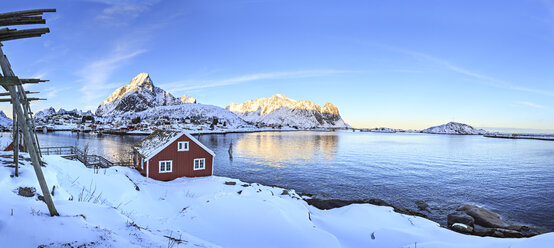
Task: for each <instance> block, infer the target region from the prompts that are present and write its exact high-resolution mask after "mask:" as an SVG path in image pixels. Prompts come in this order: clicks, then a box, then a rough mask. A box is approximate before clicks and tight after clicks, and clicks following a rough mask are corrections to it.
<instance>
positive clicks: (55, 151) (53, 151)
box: [40, 146, 134, 168]
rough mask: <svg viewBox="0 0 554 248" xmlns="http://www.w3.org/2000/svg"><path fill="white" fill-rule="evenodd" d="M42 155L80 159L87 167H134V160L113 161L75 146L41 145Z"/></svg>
mask: <svg viewBox="0 0 554 248" xmlns="http://www.w3.org/2000/svg"><path fill="white" fill-rule="evenodd" d="M40 151H41V153H42V155H61V156H62V157H64V158H68V159H72V160H75V159H76V160H79V161H81V162H82V163H83V164H85V166H87V167H94V168H98V167H100V168H109V167H112V166H124V167H134V165H133V162H132V161H119V162H111V161H109V160H108V159H106V158H104V157H102V156H99V155H91V154H87V153H86V152H84V151H83V150H81V149H79V148H77V147H75V146H57V147H41V148H40Z"/></svg>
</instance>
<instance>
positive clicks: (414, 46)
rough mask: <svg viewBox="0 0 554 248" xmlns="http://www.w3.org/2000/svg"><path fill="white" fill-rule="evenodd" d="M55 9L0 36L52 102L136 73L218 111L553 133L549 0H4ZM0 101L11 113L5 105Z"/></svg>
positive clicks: (17, 6)
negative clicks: (315, 110) (42, 26)
mask: <svg viewBox="0 0 554 248" xmlns="http://www.w3.org/2000/svg"><path fill="white" fill-rule="evenodd" d="M33 8H56V9H57V10H58V12H57V13H48V14H46V15H45V17H46V19H47V25H48V26H49V27H50V29H51V33H49V34H47V35H45V36H43V37H42V38H31V39H26V40H18V41H7V42H5V43H4V47H3V49H4V52H5V53H6V54H7V55H8V57H9V58H10V60H11V63H12V66H13V69H14V71H15V72H16V74H18V75H19V76H20V77H41V78H43V79H50V80H51V82H49V83H45V84H42V85H36V86H31V87H30V88H29V89H30V90H33V91H35V90H36V91H40V92H41V96H42V97H46V98H48V101H43V102H40V103H35V104H34V105H33V108H34V109H35V111H37V110H39V109H43V108H46V107H49V106H53V107H55V108H60V107H63V108H66V109H67V108H69V109H73V108H79V109H92V110H93V111H94V110H96V107H97V106H98V104H99V103H100V102H101V101H102V100H104V99H105V98H106V97H107V96H108V95H109V94H110V93H111V92H112V91H113V90H114V89H116V88H118V87H120V86H122V85H124V84H127V83H128V82H129V81H130V80H131V78H133V77H134V76H135V75H136V74H138V73H140V72H148V73H149V74H150V76H151V78H152V80H153V81H154V84H155V85H157V86H159V87H162V88H164V89H166V90H168V91H170V92H171V93H172V94H173V95H175V96H181V95H183V94H187V95H191V96H193V97H195V98H197V99H198V101H199V102H200V103H206V104H213V105H218V106H222V107H225V106H227V105H228V104H230V103H231V102H242V101H245V100H250V99H255V98H259V97H267V96H271V95H274V94H277V93H280V94H284V95H286V96H288V97H290V98H293V99H297V100H300V99H305V100H311V101H314V102H315V103H317V104H320V105H323V104H325V102H327V101H329V102H332V103H334V104H335V105H337V106H338V108H339V110H340V112H341V115H342V117H343V119H345V121H346V122H348V123H350V124H352V125H353V126H355V127H377V126H386V127H394V128H405V129H410V128H425V127H428V126H431V125H437V124H442V123H446V122H448V121H459V122H464V123H468V124H471V125H474V126H479V127H511V128H534V129H554V1H553V0H518V1H467V0H465V1H347V2H346V1H279V0H274V1H272V0H268V1H263V0H244V1H207V0H203V1H163V0H128V1H105V0H98V1H94V0H91V1H69V0H66V1H47V0H40V1H25V0H22V1H8V2H6V3H2V12H7V11H16V10H22V9H33ZM1 109H4V110H5V112H8V113H11V111H9V109H10V107H9V105H8V104H3V105H2V106H1Z"/></svg>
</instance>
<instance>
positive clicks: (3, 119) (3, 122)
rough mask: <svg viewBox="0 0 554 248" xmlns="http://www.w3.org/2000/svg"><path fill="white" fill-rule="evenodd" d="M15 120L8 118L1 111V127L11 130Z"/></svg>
mask: <svg viewBox="0 0 554 248" xmlns="http://www.w3.org/2000/svg"><path fill="white" fill-rule="evenodd" d="M12 123H13V120H12V119H10V118H8V117H7V116H6V114H5V113H4V111H2V110H0V127H2V128H9V127H11V126H12Z"/></svg>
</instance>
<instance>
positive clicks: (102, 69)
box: [78, 47, 146, 106]
mask: <svg viewBox="0 0 554 248" xmlns="http://www.w3.org/2000/svg"><path fill="white" fill-rule="evenodd" d="M129 50H130V49H127V48H122V47H117V48H116V49H114V51H112V53H111V54H113V55H110V56H108V57H105V58H102V59H98V60H95V61H92V62H90V63H89V64H87V65H85V66H84V68H83V69H81V70H80V71H79V73H78V74H79V76H80V80H79V81H80V82H82V83H83V84H84V86H83V87H82V88H81V89H80V90H81V92H82V93H83V95H84V99H83V101H84V104H85V105H87V106H94V104H97V103H93V101H97V102H98V99H99V98H100V97H102V96H104V95H105V94H106V91H107V90H110V89H114V88H116V87H118V86H121V83H110V82H109V78H110V76H111V74H112V73H113V71H114V70H116V69H117V68H119V67H120V66H121V65H123V64H125V63H126V62H128V61H130V60H131V59H133V58H135V57H137V56H139V55H141V54H143V53H144V52H146V50H144V49H136V50H130V51H129Z"/></svg>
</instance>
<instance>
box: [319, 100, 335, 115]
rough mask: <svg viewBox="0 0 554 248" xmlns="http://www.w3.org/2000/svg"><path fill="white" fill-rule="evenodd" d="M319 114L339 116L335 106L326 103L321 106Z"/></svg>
mask: <svg viewBox="0 0 554 248" xmlns="http://www.w3.org/2000/svg"><path fill="white" fill-rule="evenodd" d="M321 112H322V113H325V114H334V115H339V108H337V106H335V104H332V103H330V102H326V103H325V105H324V106H323V109H322V110H321Z"/></svg>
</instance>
